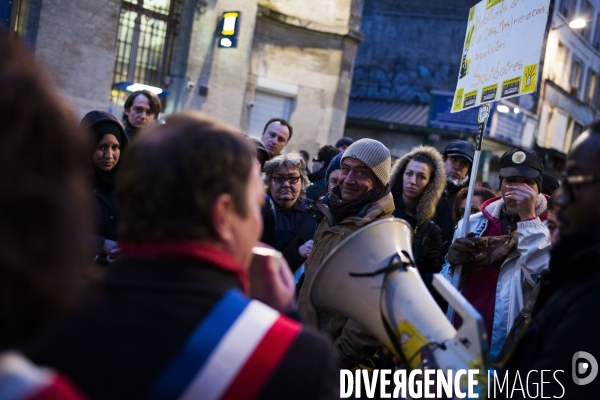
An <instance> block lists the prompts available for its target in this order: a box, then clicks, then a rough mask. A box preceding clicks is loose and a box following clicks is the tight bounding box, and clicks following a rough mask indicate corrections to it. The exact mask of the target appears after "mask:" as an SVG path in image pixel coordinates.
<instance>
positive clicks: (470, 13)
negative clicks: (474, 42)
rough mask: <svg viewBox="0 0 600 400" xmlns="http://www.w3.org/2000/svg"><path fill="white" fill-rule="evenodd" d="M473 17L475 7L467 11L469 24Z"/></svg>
mask: <svg viewBox="0 0 600 400" xmlns="http://www.w3.org/2000/svg"><path fill="white" fill-rule="evenodd" d="M474 16H475V6H473V7H471V9H470V10H469V22H471V21H473V17H474Z"/></svg>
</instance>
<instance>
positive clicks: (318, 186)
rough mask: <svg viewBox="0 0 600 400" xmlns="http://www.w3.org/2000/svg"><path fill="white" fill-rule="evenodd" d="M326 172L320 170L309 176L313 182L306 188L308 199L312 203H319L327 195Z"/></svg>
mask: <svg viewBox="0 0 600 400" xmlns="http://www.w3.org/2000/svg"><path fill="white" fill-rule="evenodd" d="M325 172H327V171H325V170H322V169H321V170H319V171H317V172H313V173H312V174H310V175H308V179H309V180H310V181H311V182H312V185H310V186H309V187H308V188H306V198H307V199H309V200H312V201H318V200H319V199H320V198H321V197H323V196H325V195H326V194H327V182H325Z"/></svg>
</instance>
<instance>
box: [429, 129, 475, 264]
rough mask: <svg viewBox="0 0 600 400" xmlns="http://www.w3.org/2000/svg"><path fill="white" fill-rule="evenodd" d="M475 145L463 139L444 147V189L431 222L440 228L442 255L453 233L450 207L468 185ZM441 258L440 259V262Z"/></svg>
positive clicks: (446, 250) (446, 249) (453, 141)
mask: <svg viewBox="0 0 600 400" xmlns="http://www.w3.org/2000/svg"><path fill="white" fill-rule="evenodd" d="M474 154H475V147H473V145H472V144H471V143H469V142H467V141H465V140H458V139H456V140H452V141H451V142H450V143H448V146H446V148H445V149H444V152H443V153H442V156H443V158H444V167H445V169H446V190H444V193H443V194H442V197H441V198H440V200H439V201H438V204H437V206H436V211H435V216H434V217H433V222H435V223H436V225H437V226H439V227H440V228H441V229H442V252H441V254H442V257H443V256H445V255H446V254H447V253H448V248H449V247H450V244H451V243H452V235H453V234H454V227H455V226H456V225H455V223H454V219H453V218H452V209H453V207H454V201H455V199H456V194H457V193H458V192H459V191H460V190H461V189H462V188H464V187H467V186H468V185H469V171H470V170H471V164H472V163H473V155H474ZM441 261H442V260H440V262H441Z"/></svg>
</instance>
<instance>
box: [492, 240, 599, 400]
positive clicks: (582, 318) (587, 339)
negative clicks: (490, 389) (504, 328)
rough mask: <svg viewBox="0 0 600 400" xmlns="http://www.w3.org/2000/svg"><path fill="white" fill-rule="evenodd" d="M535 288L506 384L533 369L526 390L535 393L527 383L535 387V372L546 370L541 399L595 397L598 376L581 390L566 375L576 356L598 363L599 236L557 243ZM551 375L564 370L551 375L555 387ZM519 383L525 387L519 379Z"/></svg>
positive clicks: (508, 367)
mask: <svg viewBox="0 0 600 400" xmlns="http://www.w3.org/2000/svg"><path fill="white" fill-rule="evenodd" d="M540 285H541V289H540V293H539V296H538V299H537V302H536V304H535V307H534V311H533V316H532V320H531V324H530V325H529V326H528V327H527V328H526V330H525V333H524V334H523V336H522V338H521V340H520V341H519V342H518V344H517V346H516V348H515V349H514V351H513V353H512V356H511V358H510V359H509V361H508V363H507V364H506V366H505V368H504V371H505V372H506V373H508V377H509V382H512V381H514V376H515V374H516V372H517V371H519V374H520V376H521V377H524V376H525V377H526V376H527V373H528V372H529V371H533V370H537V371H538V373H537V374H536V373H532V376H533V375H535V376H536V378H535V380H533V379H529V381H530V384H529V385H530V391H531V393H535V387H534V386H532V383H531V382H540V379H539V378H540V374H539V371H541V370H551V371H552V373H546V374H545V376H544V381H548V382H549V383H545V384H544V396H548V397H552V396H554V397H562V398H565V399H596V398H598V393H599V392H600V377H596V379H594V381H593V382H591V383H589V384H587V385H576V384H575V383H574V382H573V379H572V373H573V368H575V366H574V365H575V361H573V359H574V355H575V353H577V352H580V351H584V352H587V353H590V354H591V355H592V356H593V357H595V358H596V361H597V360H600V341H599V340H598V332H600V231H598V230H596V231H593V232H589V231H588V232H579V233H576V234H574V235H572V236H570V237H566V238H564V239H562V240H561V242H560V243H559V244H558V245H557V246H556V247H555V248H554V249H552V252H551V259H550V267H549V273H547V274H545V275H542V277H541V280H540ZM576 358H577V357H576ZM557 370H562V371H564V372H557V373H556V378H557V379H558V381H559V382H560V385H559V384H558V383H556V380H555V379H554V378H553V373H554V371H557ZM588 375H589V374H588ZM583 376H584V377H585V376H586V375H585V374H584V375H583ZM510 379H512V381H510ZM523 383H524V385H526V383H525V379H523ZM561 385H562V387H561ZM510 386H511V387H512V383H510ZM515 394H516V395H517V397H515V396H514V395H513V398H520V397H518V396H522V394H521V392H515Z"/></svg>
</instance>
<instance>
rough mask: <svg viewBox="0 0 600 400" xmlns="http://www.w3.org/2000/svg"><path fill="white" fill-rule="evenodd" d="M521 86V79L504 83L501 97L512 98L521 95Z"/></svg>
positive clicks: (517, 78) (518, 77)
mask: <svg viewBox="0 0 600 400" xmlns="http://www.w3.org/2000/svg"><path fill="white" fill-rule="evenodd" d="M520 86H521V77H520V76H517V77H516V78H512V79H508V80H506V81H503V82H502V91H501V92H500V97H510V96H514V95H516V94H519V88H520Z"/></svg>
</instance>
